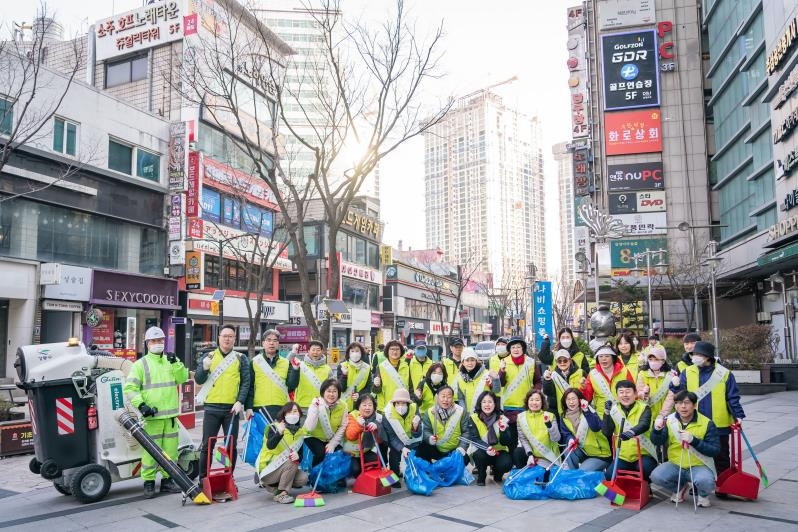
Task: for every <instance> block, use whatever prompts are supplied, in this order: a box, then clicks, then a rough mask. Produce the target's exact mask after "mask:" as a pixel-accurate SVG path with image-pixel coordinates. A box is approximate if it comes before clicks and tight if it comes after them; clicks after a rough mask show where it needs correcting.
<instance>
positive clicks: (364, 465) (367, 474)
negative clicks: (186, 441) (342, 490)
mask: <svg viewBox="0 0 798 532" xmlns="http://www.w3.org/2000/svg"><path fill="white" fill-rule="evenodd" d="M359 445H360V474H359V475H358V476H357V478H356V479H355V483H354V485H353V486H352V493H360V494H362V495H368V496H369V497H380V496H382V495H388V494H390V493H391V485H392V484H395V483H396V481H397V480H399V477H398V476H397V475H396V474H395V473H394V472H393V471H391V470H390V469H388V468H386V467H385V465H384V464H383V462H382V454H381V453H380V450H379V447H377V446H376V442H375V453H376V454H377V460H375V461H373V462H366V461H365V458H364V454H365V453H364V452H363V435H361V436H360V443H359Z"/></svg>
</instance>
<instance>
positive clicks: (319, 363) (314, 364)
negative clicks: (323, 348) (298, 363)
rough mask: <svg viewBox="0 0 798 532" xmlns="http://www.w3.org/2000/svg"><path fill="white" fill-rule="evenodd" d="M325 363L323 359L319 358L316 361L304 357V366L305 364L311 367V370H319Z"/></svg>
mask: <svg viewBox="0 0 798 532" xmlns="http://www.w3.org/2000/svg"><path fill="white" fill-rule="evenodd" d="M326 363H327V360H326V359H325V358H324V357H321V358H320V359H318V360H313V359H312V358H310V357H305V364H307V365H308V366H310V367H313V368H320V367H322V366H323V365H324V364H326Z"/></svg>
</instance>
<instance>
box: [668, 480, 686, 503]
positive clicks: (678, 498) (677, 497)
mask: <svg viewBox="0 0 798 532" xmlns="http://www.w3.org/2000/svg"><path fill="white" fill-rule="evenodd" d="M688 489H690V483H689V482H685V484H684V486H682V487H681V489H679V492H678V493H674V494H673V495H671V502H684V494H685V493H687V490H688Z"/></svg>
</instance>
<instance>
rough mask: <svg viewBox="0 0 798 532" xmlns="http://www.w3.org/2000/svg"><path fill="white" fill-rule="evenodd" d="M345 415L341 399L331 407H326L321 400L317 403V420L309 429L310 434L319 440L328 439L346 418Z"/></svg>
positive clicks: (344, 407)
mask: <svg viewBox="0 0 798 532" xmlns="http://www.w3.org/2000/svg"><path fill="white" fill-rule="evenodd" d="M346 415H347V411H346V404H345V403H344V402H343V401H341V400H339V401H338V402H337V403H335V405H334V406H333V407H332V409H328V408H327V404H326V403H325V402H324V401H323V400H322V401H321V404H320V405H319V418H318V422H317V423H316V426H315V427H314V428H313V430H311V431H310V435H311V436H313V437H314V438H318V439H320V440H321V441H325V442H328V441H330V440H331V439H332V438H333V436H335V432H336V431H337V430H338V429H339V428H340V427H341V424H342V423H343V422H344V419H346Z"/></svg>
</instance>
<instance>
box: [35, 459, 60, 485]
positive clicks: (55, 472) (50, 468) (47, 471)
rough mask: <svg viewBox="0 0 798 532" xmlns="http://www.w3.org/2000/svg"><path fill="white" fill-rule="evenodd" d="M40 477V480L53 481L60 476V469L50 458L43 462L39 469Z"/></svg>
mask: <svg viewBox="0 0 798 532" xmlns="http://www.w3.org/2000/svg"><path fill="white" fill-rule="evenodd" d="M40 469H41V475H42V478H45V479H47V480H55V479H57V478H58V477H60V476H61V468H60V467H59V465H58V463H57V462H56V461H55V460H53V459H52V458H48V459H47V460H45V461H44V462H43V463H42V465H41V467H40Z"/></svg>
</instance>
